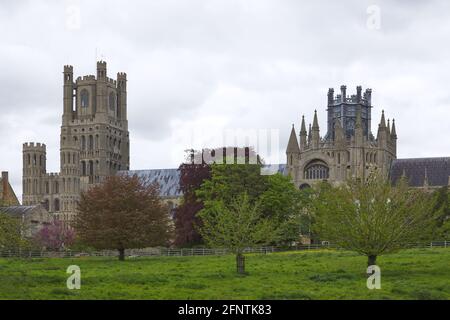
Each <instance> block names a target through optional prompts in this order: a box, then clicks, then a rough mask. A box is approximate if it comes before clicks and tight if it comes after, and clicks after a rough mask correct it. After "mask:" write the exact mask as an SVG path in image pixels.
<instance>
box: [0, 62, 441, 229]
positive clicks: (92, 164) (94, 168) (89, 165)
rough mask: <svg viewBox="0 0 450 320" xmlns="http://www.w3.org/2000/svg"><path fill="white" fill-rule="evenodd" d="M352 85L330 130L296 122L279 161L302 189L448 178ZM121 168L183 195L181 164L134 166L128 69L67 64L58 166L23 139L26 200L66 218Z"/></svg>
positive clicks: (332, 113)
mask: <svg viewBox="0 0 450 320" xmlns="http://www.w3.org/2000/svg"><path fill="white" fill-rule="evenodd" d="M346 89H347V88H346V86H341V88H340V94H337V95H335V94H334V90H333V89H329V91H328V102H327V128H326V132H325V135H324V136H321V134H320V128H319V122H318V114H317V112H314V118H313V121H312V125H311V124H310V125H309V128H308V130H307V127H306V122H305V118H304V117H303V118H302V121H301V125H300V132H299V136H298V139H297V134H296V132H295V128H294V126H292V130H291V134H290V138H289V141H288V144H287V149H286V156H287V161H286V164H280V165H279V171H278V172H279V173H281V174H285V175H290V176H291V177H292V180H293V183H294V184H295V185H296V186H297V187H299V188H305V187H309V186H312V185H314V184H315V183H317V182H319V181H323V180H327V181H329V182H331V183H333V184H339V183H342V182H344V181H346V180H347V179H348V178H359V179H365V178H366V177H368V176H369V175H370V173H371V172H374V171H377V172H381V173H383V174H385V175H386V176H389V177H390V179H391V180H392V182H395V181H396V180H397V179H399V178H400V177H401V176H406V177H407V178H408V179H409V181H410V183H411V186H414V187H424V188H428V187H430V188H436V187H439V186H444V185H450V158H448V157H442V158H420V159H397V133H396V128H395V121H394V120H393V119H392V121H390V120H389V119H388V120H387V121H386V119H385V115H384V112H383V113H382V115H381V120H380V122H379V124H378V128H376V129H377V131H376V136H374V135H373V133H372V125H371V120H372V115H371V114H372V91H371V89H366V90H365V91H364V92H362V88H361V87H360V86H358V87H356V94H353V95H351V96H348V95H347V92H346ZM116 174H137V175H138V176H145V177H148V178H150V179H152V180H153V181H155V182H158V183H159V184H160V192H161V194H160V195H161V198H162V199H163V200H164V201H166V202H167V203H168V205H169V207H170V208H171V209H173V208H174V207H175V206H176V205H177V203H179V201H180V200H181V198H182V196H183V195H182V193H181V192H180V189H179V182H180V173H179V171H178V170H177V169H176V168H173V169H161V170H130V140H129V132H128V120H127V75H126V74H125V73H121V72H119V73H118V74H117V78H116V79H115V80H114V79H112V78H109V77H108V75H107V68H106V62H104V61H99V62H97V75H96V76H94V75H86V76H83V77H78V78H77V79H76V80H75V81H74V78H73V67H72V66H64V72H63V115H62V123H61V133H60V172H59V173H48V172H47V168H46V145H45V144H43V143H34V142H29V143H24V144H23V179H22V182H23V196H22V205H23V206H28V207H31V206H40V207H43V208H44V209H46V211H48V212H49V213H50V214H52V215H53V216H54V217H55V218H56V219H58V220H60V221H62V222H63V223H65V224H66V225H68V224H70V221H72V220H73V216H74V215H75V214H76V210H77V204H78V201H79V199H80V194H81V192H83V191H86V190H88V189H89V187H90V186H93V185H95V184H98V183H101V182H102V181H103V180H104V179H105V178H106V177H108V176H112V175H116ZM4 176H5V178H3V181H7V176H6V173H5V174H4ZM4 185H5V186H6V187H3V190H4V191H5V190H6V193H8V189H7V183H6V182H4ZM10 194H12V193H10Z"/></svg>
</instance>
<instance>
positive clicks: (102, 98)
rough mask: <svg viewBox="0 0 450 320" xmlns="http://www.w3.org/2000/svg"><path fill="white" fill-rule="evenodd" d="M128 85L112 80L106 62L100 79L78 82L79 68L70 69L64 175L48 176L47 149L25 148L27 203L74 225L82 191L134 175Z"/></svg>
mask: <svg viewBox="0 0 450 320" xmlns="http://www.w3.org/2000/svg"><path fill="white" fill-rule="evenodd" d="M126 83H127V75H126V73H123V72H119V73H118V74H117V80H114V79H111V78H109V77H108V74H107V64H106V62H104V61H98V62H97V74H96V76H95V75H87V76H83V77H78V78H77V79H76V80H75V81H74V77H73V67H72V66H69V65H66V66H64V70H63V115H62V125H61V133H60V173H46V166H45V145H41V144H39V143H38V144H37V145H34V143H30V144H28V143H26V144H24V146H23V148H24V149H23V150H24V151H23V152H24V160H23V161H24V162H23V184H24V195H23V203H24V204H26V205H32V204H37V203H41V204H43V205H44V207H46V208H47V209H48V210H49V211H50V212H52V213H55V215H56V216H57V218H59V219H60V220H62V221H64V222H70V221H71V220H72V219H73V215H74V214H75V213H76V208H77V203H78V201H79V197H80V192H81V191H83V190H87V189H88V188H89V187H90V186H92V185H94V184H97V183H100V182H102V181H103V180H104V179H105V178H106V177H108V176H112V175H115V174H116V172H117V171H118V170H129V165H130V164H129V162H130V156H129V152H130V149H129V148H130V143H129V132H128V120H127V85H126ZM35 158H36V161H34V159H35ZM41 159H42V160H41Z"/></svg>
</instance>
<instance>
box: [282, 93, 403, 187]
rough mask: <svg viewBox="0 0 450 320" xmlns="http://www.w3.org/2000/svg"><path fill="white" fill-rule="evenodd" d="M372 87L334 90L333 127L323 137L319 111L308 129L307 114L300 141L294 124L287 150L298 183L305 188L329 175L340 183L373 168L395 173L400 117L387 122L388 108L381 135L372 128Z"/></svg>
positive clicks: (330, 108)
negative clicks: (394, 165)
mask: <svg viewBox="0 0 450 320" xmlns="http://www.w3.org/2000/svg"><path fill="white" fill-rule="evenodd" d="M371 100H372V90H371V89H367V90H366V91H365V92H364V93H362V88H361V87H360V86H358V87H357V88H356V95H352V96H350V97H349V96H347V94H346V86H341V93H340V94H338V95H336V96H335V95H334V90H333V89H329V91H328V103H327V106H328V107H327V132H326V134H325V136H324V137H321V136H320V128H319V124H318V116H317V111H315V112H314V119H313V123H312V126H311V124H310V125H309V130H308V132H307V131H306V124H305V118H304V116H303V118H302V122H301V128H300V135H299V140H300V143H299V142H298V141H299V140H297V135H296V132H295V128H294V125H293V126H292V130H291V135H290V138H289V142H288V146H287V149H286V156H287V162H286V163H287V166H286V169H287V173H288V174H289V175H290V176H291V177H292V179H293V181H294V183H295V184H296V186H298V187H300V188H303V187H308V186H311V185H313V184H315V183H317V182H318V181H323V180H327V181H329V182H331V183H333V184H339V183H342V182H344V181H346V180H347V179H348V178H351V177H353V178H360V179H365V178H366V177H367V176H368V175H369V174H370V173H371V172H373V171H375V170H376V171H378V172H381V173H383V174H385V175H388V174H389V170H390V167H391V163H392V161H393V160H394V159H396V157H397V134H396V129H395V121H394V120H392V126H391V123H390V121H389V120H388V121H387V122H386V120H385V116H384V111H383V113H382V116H381V121H380V123H379V125H378V132H377V136H376V138H375V137H374V136H373V134H372V132H371V109H372V101H371Z"/></svg>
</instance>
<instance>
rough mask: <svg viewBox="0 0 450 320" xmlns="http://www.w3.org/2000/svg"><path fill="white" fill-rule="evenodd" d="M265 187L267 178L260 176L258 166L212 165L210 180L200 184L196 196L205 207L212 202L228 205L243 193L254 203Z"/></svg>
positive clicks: (259, 166) (259, 167)
mask: <svg viewBox="0 0 450 320" xmlns="http://www.w3.org/2000/svg"><path fill="white" fill-rule="evenodd" d="M267 187H268V176H266V175H261V165H260V164H233V163H231V164H213V165H211V179H209V180H207V181H205V182H204V183H203V184H202V186H201V188H200V189H199V190H198V191H197V196H198V197H199V198H200V199H201V200H202V201H203V202H204V203H205V205H206V202H208V201H214V200H221V201H223V202H224V203H229V202H231V201H232V200H233V199H235V198H237V197H238V196H239V195H242V194H243V193H246V194H247V196H248V198H249V201H250V202H255V201H256V200H257V199H258V198H259V197H260V196H261V194H262V193H263V192H264V191H266V190H267Z"/></svg>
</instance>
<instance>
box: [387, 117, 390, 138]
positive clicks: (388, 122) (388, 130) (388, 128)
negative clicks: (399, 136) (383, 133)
mask: <svg viewBox="0 0 450 320" xmlns="http://www.w3.org/2000/svg"><path fill="white" fill-rule="evenodd" d="M387 133H388V135H391V121H390V120H389V119H388V121H387Z"/></svg>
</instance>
